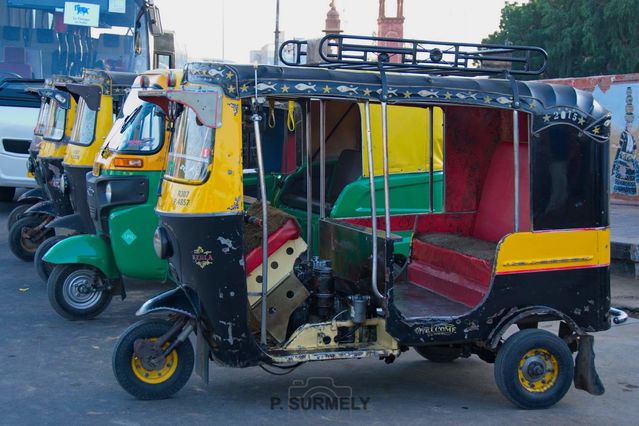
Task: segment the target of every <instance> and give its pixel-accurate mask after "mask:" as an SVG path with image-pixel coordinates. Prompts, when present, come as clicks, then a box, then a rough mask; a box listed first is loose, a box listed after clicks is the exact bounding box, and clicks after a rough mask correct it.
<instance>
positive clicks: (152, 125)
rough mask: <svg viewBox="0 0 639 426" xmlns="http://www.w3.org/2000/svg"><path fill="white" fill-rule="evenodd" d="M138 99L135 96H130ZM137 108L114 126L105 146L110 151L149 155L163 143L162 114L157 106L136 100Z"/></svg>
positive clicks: (163, 127) (163, 126)
mask: <svg viewBox="0 0 639 426" xmlns="http://www.w3.org/2000/svg"><path fill="white" fill-rule="evenodd" d="M129 96H134V97H135V99H138V97H137V95H136V94H131V95H129ZM138 101H139V102H138V103H137V106H136V107H135V108H134V109H132V110H130V111H131V112H130V113H129V114H128V115H127V116H126V117H125V118H120V119H118V120H117V122H116V123H115V124H114V126H113V129H112V130H111V133H110V134H109V138H108V142H107V146H108V148H109V149H110V150H112V151H117V152H128V153H139V154H151V153H154V152H157V151H158V149H160V147H162V144H163V143H164V129H165V123H164V114H163V113H162V110H161V108H160V107H158V106H157V105H154V104H151V103H147V102H143V101H141V100H139V99H138Z"/></svg>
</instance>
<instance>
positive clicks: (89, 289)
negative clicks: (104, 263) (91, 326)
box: [47, 265, 112, 320]
mask: <svg viewBox="0 0 639 426" xmlns="http://www.w3.org/2000/svg"><path fill="white" fill-rule="evenodd" d="M106 284H107V283H106V279H105V278H104V276H103V275H102V274H101V273H100V272H99V271H98V270H96V269H94V268H93V267H90V266H87V265H56V266H55V267H54V268H53V271H51V275H49V279H48V280H47V293H48V295H49V302H50V303H51V306H52V307H53V309H55V311H56V312H57V313H58V314H60V315H61V316H63V317H64V318H66V319H70V320H83V319H91V318H94V317H96V316H98V315H100V314H101V313H102V311H104V310H105V309H106V308H107V306H109V303H111V297H112V293H111V290H109V289H107V285H106Z"/></svg>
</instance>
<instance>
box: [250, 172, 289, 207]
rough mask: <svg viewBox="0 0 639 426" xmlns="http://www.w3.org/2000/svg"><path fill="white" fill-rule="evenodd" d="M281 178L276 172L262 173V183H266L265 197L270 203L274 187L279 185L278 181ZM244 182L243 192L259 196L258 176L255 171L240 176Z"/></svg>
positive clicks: (274, 192)
mask: <svg viewBox="0 0 639 426" xmlns="http://www.w3.org/2000/svg"><path fill="white" fill-rule="evenodd" d="M282 180H283V175H281V174H277V173H267V174H265V175H264V183H265V184H266V198H267V199H268V201H269V202H270V203H273V202H274V201H273V200H274V198H275V194H276V189H277V188H278V187H279V184H280V182H282ZM242 182H243V184H244V194H245V195H250V194H253V196H255V197H256V198H260V195H259V176H258V174H257V173H251V174H245V175H244V176H243V178H242Z"/></svg>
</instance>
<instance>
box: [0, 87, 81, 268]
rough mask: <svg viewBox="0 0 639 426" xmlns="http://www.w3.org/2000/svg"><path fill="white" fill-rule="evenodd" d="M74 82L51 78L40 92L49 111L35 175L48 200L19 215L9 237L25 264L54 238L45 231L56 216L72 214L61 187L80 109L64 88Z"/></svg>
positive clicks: (46, 110)
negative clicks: (69, 144) (78, 109)
mask: <svg viewBox="0 0 639 426" xmlns="http://www.w3.org/2000/svg"><path fill="white" fill-rule="evenodd" d="M74 81H76V79H74V78H72V77H66V76H56V77H52V78H51V80H50V82H51V84H50V85H45V87H44V88H41V89H38V93H39V94H40V96H41V97H42V98H43V102H45V103H46V104H47V105H48V107H47V106H46V105H45V106H44V109H41V111H42V113H43V114H41V115H42V119H43V120H44V122H43V123H44V125H43V126H42V128H41V130H42V141H41V142H40V144H39V146H38V152H37V160H36V164H35V166H34V175H37V176H40V179H41V181H42V185H43V186H42V191H43V192H44V194H45V197H44V199H43V200H42V201H40V202H37V203H36V204H34V205H33V206H31V207H29V208H28V209H27V210H25V211H23V212H22V213H21V214H20V219H18V220H16V221H15V222H14V223H13V225H12V226H11V228H10V229H9V237H8V240H9V241H8V242H9V249H11V252H12V253H13V254H14V255H15V256H16V257H17V258H18V259H21V260H24V261H32V260H33V258H34V256H35V252H36V250H37V248H38V246H39V245H40V244H41V243H42V242H43V241H44V240H46V239H47V238H49V237H52V236H53V235H54V234H55V231H54V230H53V229H50V228H47V227H46V226H47V224H48V223H49V222H50V221H51V220H53V218H54V216H53V213H54V212H57V214H62V215H66V214H71V213H72V212H73V208H72V206H71V201H70V200H69V197H68V194H66V195H65V194H63V193H61V191H60V190H59V189H58V187H59V185H60V176H61V175H62V170H63V167H62V161H63V159H64V155H65V153H66V149H67V142H68V139H69V136H70V134H71V130H72V127H73V121H74V117H75V110H76V106H77V103H76V101H75V99H74V98H73V97H72V96H70V95H69V93H68V92H67V91H66V90H64V87H65V85H66V84H67V83H72V82H74ZM36 130H39V128H38V129H36ZM36 169H37V171H36Z"/></svg>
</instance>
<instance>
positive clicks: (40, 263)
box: [33, 235, 66, 283]
mask: <svg viewBox="0 0 639 426" xmlns="http://www.w3.org/2000/svg"><path fill="white" fill-rule="evenodd" d="M65 238H66V236H64V235H55V236H53V237H50V238H47V239H46V240H44V242H43V243H42V244H40V245H39V246H38V249H37V250H36V252H35V256H34V259H33V264H34V265H35V269H36V272H37V273H38V276H39V277H40V279H41V280H42V282H44V283H46V282H47V281H48V280H49V275H51V271H53V268H54V267H55V265H53V264H51V263H47V262H45V261H44V260H42V258H43V257H44V255H45V254H47V252H48V251H49V250H50V249H51V247H53V246H54V245H56V244H57V243H59V242H60V241H62V240H64V239H65Z"/></svg>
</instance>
